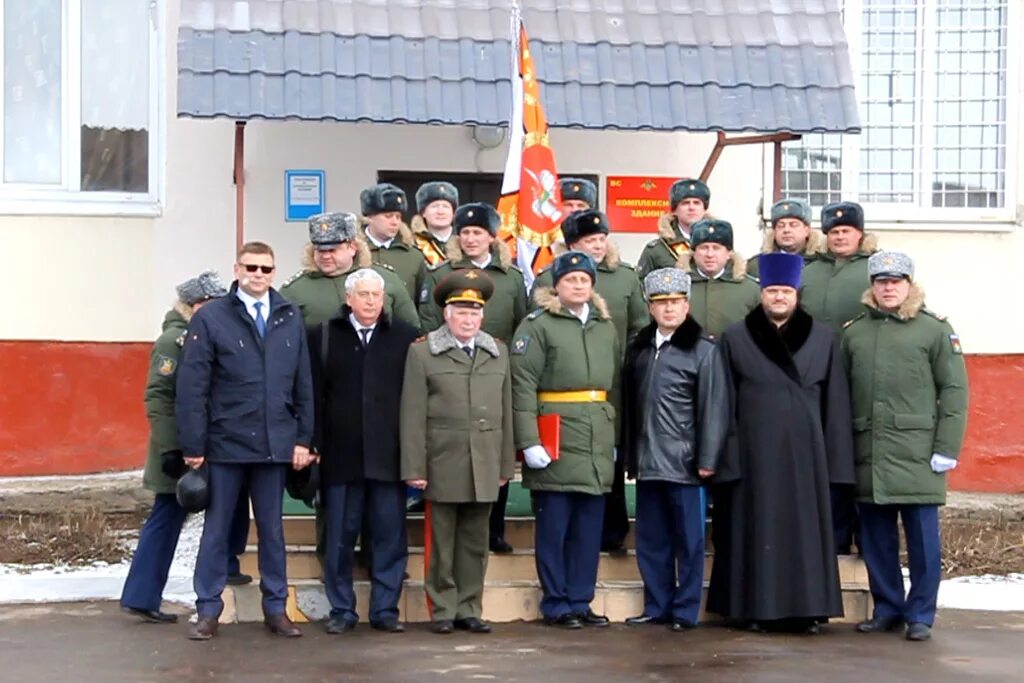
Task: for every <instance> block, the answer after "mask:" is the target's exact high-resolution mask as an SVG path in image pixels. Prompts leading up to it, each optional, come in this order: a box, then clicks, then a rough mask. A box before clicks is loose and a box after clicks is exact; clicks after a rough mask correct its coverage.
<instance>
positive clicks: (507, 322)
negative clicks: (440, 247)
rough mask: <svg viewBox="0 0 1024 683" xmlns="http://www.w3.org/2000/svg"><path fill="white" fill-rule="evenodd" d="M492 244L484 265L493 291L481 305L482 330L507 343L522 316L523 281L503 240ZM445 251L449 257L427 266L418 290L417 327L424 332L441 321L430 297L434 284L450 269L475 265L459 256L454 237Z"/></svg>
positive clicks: (525, 311)
mask: <svg viewBox="0 0 1024 683" xmlns="http://www.w3.org/2000/svg"><path fill="white" fill-rule="evenodd" d="M494 244H495V246H494V247H493V248H492V249H491V262H490V263H489V264H487V267H486V268H484V271H485V272H486V273H487V275H488V276H490V278H491V279H492V280H494V294H493V295H492V296H491V298H490V299H488V301H487V305H485V306H484V324H483V330H484V332H486V333H487V334H489V335H491V336H492V337H494V338H496V339H498V340H500V341H502V342H504V343H505V344H508V343H509V342H511V341H512V335H513V333H515V331H516V328H517V327H519V323H521V322H522V321H523V318H525V317H526V313H527V310H526V285H525V284H524V283H523V273H522V271H521V270H519V269H518V268H516V267H515V266H513V265H512V258H511V256H510V255H509V251H508V247H507V246H505V243H504V242H498V241H496V242H495V243H494ZM447 253H448V255H449V256H451V260H449V261H445V262H444V263H442V264H441V265H440V266H438V267H437V268H434V269H433V270H431V271H430V272H429V273H428V274H427V279H426V280H425V281H424V283H423V289H422V290H421V291H420V299H419V304H420V327H421V328H422V329H423V330H426V331H428V332H429V331H431V330H436V329H437V328H439V327H440V326H441V325H443V324H444V313H443V311H442V309H441V307H440V306H438V305H437V303H436V302H435V301H434V296H433V292H434V287H435V286H436V285H437V283H438V282H440V281H441V280H443V279H444V278H445V277H446V276H447V275H449V274H450V273H451V272H452V271H454V270H463V269H466V268H475V266H474V265H473V263H472V262H471V261H470V260H469V259H467V258H464V257H463V256H462V251H461V250H460V249H459V242H458V240H457V239H455V238H453V239H451V240H449V241H448V250H447Z"/></svg>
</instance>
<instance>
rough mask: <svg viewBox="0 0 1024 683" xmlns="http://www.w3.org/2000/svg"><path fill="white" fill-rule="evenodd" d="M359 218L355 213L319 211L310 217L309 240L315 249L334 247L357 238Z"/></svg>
mask: <svg viewBox="0 0 1024 683" xmlns="http://www.w3.org/2000/svg"><path fill="white" fill-rule="evenodd" d="M358 222H359V221H358V220H357V219H356V215H355V214H354V213H349V212H347V211H334V212H332V213H318V214H317V215H315V216H310V218H309V241H310V242H312V243H313V248H314V249H323V250H327V249H334V248H335V247H336V246H338V245H339V244H341V243H342V242H351V241H352V240H354V239H355V238H356V226H357V225H358Z"/></svg>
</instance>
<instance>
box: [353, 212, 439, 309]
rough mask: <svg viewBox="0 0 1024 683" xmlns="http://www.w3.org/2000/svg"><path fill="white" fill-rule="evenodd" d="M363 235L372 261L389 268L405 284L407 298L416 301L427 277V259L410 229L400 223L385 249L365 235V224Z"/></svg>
mask: <svg viewBox="0 0 1024 683" xmlns="http://www.w3.org/2000/svg"><path fill="white" fill-rule="evenodd" d="M363 237H364V239H365V240H366V244H367V246H368V247H369V249H370V257H371V258H372V259H373V262H374V263H377V264H383V265H386V266H388V267H389V268H391V270H393V271H394V272H395V274H396V275H398V277H399V278H400V279H401V280H402V283H403V284H404V285H405V290H406V292H408V293H409V298H410V299H411V300H412V301H416V297H417V296H419V293H420V290H421V289H423V280H424V279H426V277H427V261H426V259H425V257H424V256H423V252H422V251H420V250H419V249H417V248H416V246H415V240H414V239H413V236H412V231H410V230H409V227H408V226H407V225H406V224H405V223H402V228H401V230H400V231H399V233H398V235H396V236H395V239H394V240H392V241H391V245H390V246H389V247H387V248H386V249H385V248H383V247H378V246H377V245H376V244H374V243H373V242H372V241H371V240H370V238H369V237H368V236H367V235H366V226H365V225H364V226H363Z"/></svg>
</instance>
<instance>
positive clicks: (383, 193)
mask: <svg viewBox="0 0 1024 683" xmlns="http://www.w3.org/2000/svg"><path fill="white" fill-rule="evenodd" d="M359 206H360V210H361V211H362V214H363V220H362V231H363V235H364V236H365V237H366V240H367V242H368V243H369V246H370V254H371V256H372V257H373V262H374V263H383V264H386V265H388V266H390V267H391V269H392V270H394V271H395V273H397V274H398V277H399V278H401V280H402V282H403V283H404V284H405V289H406V291H407V292H408V293H409V297H410V298H411V299H413V300H414V301H415V300H416V296H417V295H418V294H419V292H420V289H421V288H422V287H423V280H424V279H425V278H426V276H427V262H426V259H425V257H424V256H423V252H421V251H420V250H419V249H417V248H416V240H415V239H414V238H413V234H412V230H410V229H409V226H408V225H406V224H405V221H404V220H403V219H402V214H403V213H405V212H406V211H408V210H409V201H408V200H407V199H406V197H405V191H404V190H402V189H401V188H400V187H397V186H395V185H392V184H391V183H377V184H376V185H372V186H370V187H368V188H366V189H365V190H363V191H362V192H361V193H360V194H359Z"/></svg>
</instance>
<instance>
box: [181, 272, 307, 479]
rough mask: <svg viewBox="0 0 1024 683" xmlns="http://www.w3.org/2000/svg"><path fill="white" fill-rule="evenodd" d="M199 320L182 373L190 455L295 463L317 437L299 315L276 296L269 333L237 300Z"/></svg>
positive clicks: (213, 305) (206, 309) (208, 309)
mask: <svg viewBox="0 0 1024 683" xmlns="http://www.w3.org/2000/svg"><path fill="white" fill-rule="evenodd" d="M237 291H238V283H237V282H235V283H233V284H232V285H231V290H230V292H229V293H228V295H227V296H225V297H222V298H220V299H217V300H215V301H211V302H210V303H208V304H206V305H205V306H203V307H202V308H201V309H200V310H199V311H197V312H196V314H195V315H194V316H193V317H192V321H191V323H190V324H189V328H188V334H187V336H186V339H185V345H184V348H183V349H182V357H181V363H180V366H179V368H178V383H177V394H176V399H175V406H174V409H175V420H176V422H177V427H178V441H179V442H180V444H181V450H182V452H183V453H184V454H185V455H186V456H191V455H201V456H204V457H205V458H206V459H207V460H209V461H210V462H218V463H269V462H277V463H283V462H291V460H292V452H293V449H294V448H295V445H296V444H301V445H303V446H309V444H310V441H311V439H312V436H313V414H314V413H313V383H312V379H311V375H310V367H309V349H308V348H307V346H306V330H305V326H304V325H303V322H302V315H301V313H299V309H298V308H296V307H295V306H293V305H292V304H291V303H289V302H288V300H287V299H285V298H284V297H282V296H281V295H280V294H278V293H277V291H275V290H273V289H271V290H270V313H269V315H268V316H267V333H266V338H265V339H260V336H259V334H258V333H257V332H256V323H255V322H254V321H253V319H252V317H251V316H250V315H249V313H248V312H247V311H246V309H245V304H244V303H243V302H242V300H241V299H239V298H238V296H237Z"/></svg>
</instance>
